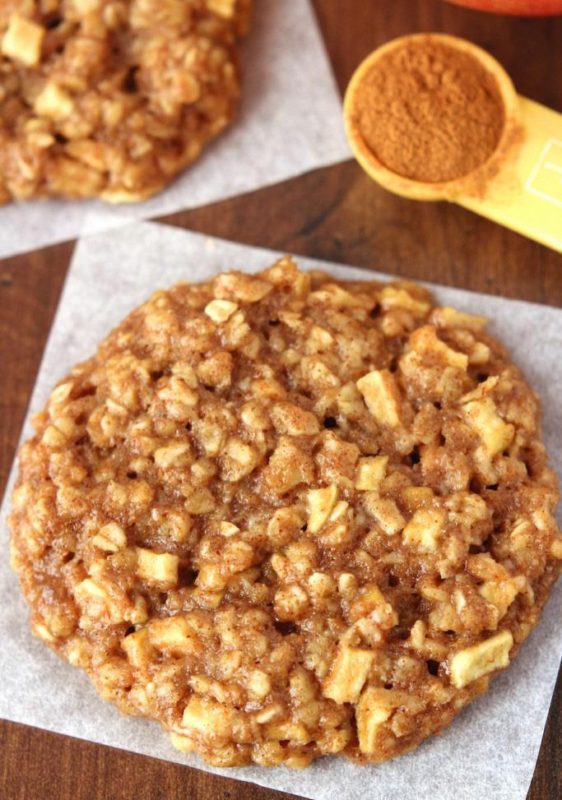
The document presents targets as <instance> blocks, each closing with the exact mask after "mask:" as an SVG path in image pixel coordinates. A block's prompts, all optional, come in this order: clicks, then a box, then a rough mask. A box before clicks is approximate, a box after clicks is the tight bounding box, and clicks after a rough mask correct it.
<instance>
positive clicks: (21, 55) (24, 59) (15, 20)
mask: <svg viewBox="0 0 562 800" xmlns="http://www.w3.org/2000/svg"><path fill="white" fill-rule="evenodd" d="M44 36H45V28H43V27H42V26H41V25H38V24H37V23H36V22H33V21H32V20H30V19H26V18H25V17H20V15H19V14H12V15H11V17H10V21H9V23H8V29H7V31H6V33H5V34H4V38H3V39H2V45H1V46H0V51H1V52H2V55H4V56H6V58H11V59H14V60H15V61H21V63H22V64H25V65H26V66H27V67H35V66H37V64H39V62H40V61H41V46H42V44H43V37H44Z"/></svg>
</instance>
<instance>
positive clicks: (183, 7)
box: [0, 0, 252, 203]
mask: <svg viewBox="0 0 562 800" xmlns="http://www.w3.org/2000/svg"><path fill="white" fill-rule="evenodd" d="M251 2H252V0H0V202H8V201H9V200H13V199H17V200H27V199H30V198H33V197H69V198H79V197H100V198H102V199H103V200H106V201H108V202H111V203H120V202H132V201H138V200H144V199H145V198H147V197H149V196H150V195H152V194H154V192H157V191H159V190H160V189H162V188H163V187H164V186H166V184H168V183H169V182H170V181H171V180H172V178H173V177H174V176H175V175H177V174H178V173H179V172H180V171H181V170H182V169H184V167H186V166H187V165H188V164H190V163H191V162H192V161H194V160H195V159H196V158H197V157H198V155H199V154H200V152H201V150H202V148H203V146H204V145H205V144H206V143H207V142H208V141H209V140H210V139H212V138H213V137H215V136H217V134H219V133H220V132H221V131H222V130H223V128H225V126H226V125H228V123H229V122H230V121H231V120H232V118H233V115H234V111H235V108H236V105H237V103H238V99H239V92H240V85H239V74H238V66H237V58H236V42H237V39H238V37H239V36H240V35H242V34H243V33H244V32H245V31H246V30H247V28H248V25H249V18H250V11H251Z"/></svg>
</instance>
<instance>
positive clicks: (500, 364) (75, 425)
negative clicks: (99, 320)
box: [10, 258, 562, 767]
mask: <svg viewBox="0 0 562 800" xmlns="http://www.w3.org/2000/svg"><path fill="white" fill-rule="evenodd" d="M485 323H486V320H485V319H484V318H482V317H478V316H474V315H469V314H466V313H463V312H461V311H457V310H454V309H452V308H446V307H442V306H439V305H436V304H435V302H434V300H433V299H432V297H431V295H430V294H429V293H428V292H427V291H426V290H425V289H423V288H421V287H419V286H416V285H414V284H412V283H406V282H394V283H389V284H386V285H383V284H380V283H376V282H371V281H365V282H339V281H336V280H334V279H333V278H331V277H330V276H329V275H326V274H323V273H320V272H310V273H304V272H300V271H299V270H298V269H297V267H296V265H295V264H294V262H293V261H292V260H291V259H289V258H284V259H281V260H280V261H278V262H277V263H275V264H274V265H273V266H272V267H270V268H269V269H266V270H264V271H263V272H261V273H258V274H255V275H246V274H242V273H227V274H221V275H218V276H216V277H215V278H213V279H212V280H209V281H207V282H206V283H202V284H199V285H178V286H176V287H174V288H172V289H170V290H168V291H158V292H156V293H155V294H154V295H153V296H152V298H151V299H150V300H149V301H148V302H147V303H145V304H144V305H142V306H141V307H140V308H138V309H136V310H135V311H133V312H132V314H130V316H129V317H128V318H127V319H126V320H125V321H124V322H123V323H122V324H121V325H119V327H117V328H116V329H115V330H114V331H113V332H112V333H110V335H109V336H108V337H107V338H106V340H105V341H104V342H103V343H102V344H101V345H100V347H99V349H98V351H97V353H96V354H95V355H94V356H93V357H92V358H91V359H90V360H89V361H86V362H85V363H83V364H79V365H78V366H76V367H75V368H74V369H73V370H72V371H71V372H70V373H69V375H68V376H67V377H66V378H64V379H63V380H62V381H61V382H60V383H59V384H58V385H57V387H56V388H55V389H54V391H53V392H52V394H51V396H50V398H49V401H48V403H47V406H46V408H45V409H44V410H43V411H42V412H40V413H39V414H37V415H36V416H35V418H34V423H35V428H36V434H35V436H34V437H33V438H32V439H31V440H30V441H28V442H27V443H26V444H25V445H24V446H23V447H22V450H21V453H20V473H19V479H18V482H17V485H16V488H15V490H14V495H13V511H12V515H11V520H10V524H11V552H12V564H13V567H14V569H15V570H16V571H17V573H18V574H19V577H20V581H21V587H22V590H23V593H24V595H25V597H26V599H27V602H28V604H29V606H30V610H31V623H32V628H33V631H34V632H35V634H36V635H38V636H39V637H40V638H41V639H42V640H43V641H44V642H46V643H47V644H48V645H49V646H50V647H52V648H53V649H54V650H56V651H57V652H58V653H59V654H60V655H61V656H62V657H63V658H65V659H67V660H68V661H69V662H70V663H71V664H73V665H75V666H79V667H81V668H82V669H84V670H86V671H87V673H88V675H89V676H90V678H91V680H92V681H93V683H94V684H95V686H96V688H97V689H98V691H99V693H100V694H101V695H102V697H104V698H105V699H107V700H109V701H111V702H113V703H115V704H116V705H117V706H118V707H119V708H120V709H121V710H122V711H124V712H126V713H132V714H141V715H144V716H147V717H150V718H153V719H155V720H158V721H159V722H160V723H161V725H162V726H163V727H164V728H165V729H166V731H168V732H169V734H170V735H171V738H172V741H173V743H174V745H175V746H176V747H178V748H179V749H180V750H182V751H185V752H191V751H194V752H196V753H198V754H199V755H200V756H201V757H202V758H204V759H205V760H206V761H208V762H209V763H211V764H214V765H217V766H232V765H240V764H247V763H250V762H255V763H257V764H261V765H265V766H275V765H280V764H285V765H288V766H292V767H303V766H306V765H307V764H309V763H310V762H311V761H312V760H313V759H315V758H317V757H319V756H322V755H335V754H343V755H345V756H348V757H349V758H352V759H354V760H357V761H359V762H375V761H382V760H385V759H388V758H391V757H393V756H396V755H398V754H400V753H402V752H405V751H407V750H410V749H412V748H413V747H415V746H416V745H417V744H419V743H420V742H421V741H422V740H423V739H424V738H426V737H427V736H429V735H431V734H433V733H436V732H438V731H440V730H441V729H442V728H443V727H444V726H445V725H447V724H448V723H449V722H450V721H451V720H452V718H453V717H454V716H455V715H456V714H457V713H458V712H459V710H460V709H461V708H462V707H463V706H465V705H466V704H467V703H469V702H470V701H471V700H472V699H473V698H474V697H475V696H477V695H479V694H481V693H482V692H484V691H485V690H486V689H487V688H488V685H489V683H490V679H491V678H492V677H493V676H494V675H495V674H497V672H498V671H500V670H502V669H504V668H505V667H507V666H508V665H509V663H510V661H511V660H512V659H513V657H514V655H515V654H516V652H517V649H518V648H519V646H520V644H521V642H522V641H523V640H524V639H525V637H526V636H527V635H528V633H529V632H530V631H531V629H532V628H533V627H534V625H536V624H537V622H538V619H539V616H540V612H541V609H542V607H543V605H544V603H545V601H546V599H547V597H548V594H549V591H550V589H551V587H552V585H553V583H554V581H555V580H556V577H557V575H558V573H559V568H560V558H561V557H562V538H561V536H560V532H559V531H558V529H557V525H556V522H555V520H554V517H553V510H554V507H555V504H556V502H557V499H558V489H557V484H556V479H555V477H554V474H553V473H552V472H551V471H550V469H549V468H548V466H547V458H546V453H545V449H544V446H543V444H542V440H541V433H540V427H539V417H540V412H539V404H538V401H537V398H536V396H535V394H534V393H533V391H532V390H531V389H530V388H529V386H528V385H527V383H526V382H525V380H524V378H523V377H522V375H521V373H520V372H519V370H518V369H517V367H515V366H514V365H513V364H512V363H511V361H510V359H509V356H508V355H507V353H506V351H505V350H504V348H503V347H502V346H501V345H500V344H498V342H497V341H495V340H494V339H493V338H492V337H491V336H489V335H488V334H487V333H486V330H485Z"/></svg>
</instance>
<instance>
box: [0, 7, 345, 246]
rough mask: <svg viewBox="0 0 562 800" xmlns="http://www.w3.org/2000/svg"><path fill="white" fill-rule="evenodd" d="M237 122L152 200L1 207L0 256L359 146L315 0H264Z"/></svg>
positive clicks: (270, 180) (274, 178)
mask: <svg viewBox="0 0 562 800" xmlns="http://www.w3.org/2000/svg"><path fill="white" fill-rule="evenodd" d="M242 55H243V70H244V84H243V94H242V104H241V107H240V110H239V113H238V115H237V118H236V121H235V123H234V124H233V125H232V126H231V127H230V128H228V130H227V131H226V132H225V133H224V134H223V135H222V136H221V137H220V138H219V139H217V141H216V142H213V143H211V144H210V145H209V146H208V148H206V150H205V152H204V153H203V155H202V157H201V158H200V159H199V160H198V161H197V162H196V163H195V164H194V165H193V166H192V167H190V168H189V169H187V170H186V171H185V172H184V173H183V175H181V176H180V177H179V178H178V179H177V180H176V181H174V182H173V183H172V184H171V185H170V186H169V187H168V189H166V190H165V191H164V192H162V193H160V194H159V195H157V196H156V197H154V198H153V199H151V200H148V201H147V202H145V203H139V204H132V205H126V206H110V205H107V204H102V203H100V202H97V201H74V202H64V201H55V200H51V201H34V202H29V203H20V204H11V205H7V206H3V207H1V208H0V258H3V257H5V256H9V255H14V254H16V253H22V252H26V251H28V250H33V249H36V248H38V247H43V246H45V245H48V244H54V243H56V242H62V241H65V240H66V239H75V238H78V237H80V236H84V235H85V234H91V233H97V232H99V231H102V230H110V229H112V228H116V227H119V226H122V225H126V224H128V223H130V221H131V220H135V219H136V220H140V219H150V218H154V217H158V216H163V215H164V214H171V213H173V212H174V211H179V210H181V209H185V208H196V207H197V206H202V205H206V204H207V203H212V202H215V201H217V200H221V199H224V198H226V197H232V196H234V195H238V194H242V193H243V192H249V191H252V190H254V189H259V188H260V187H263V186H267V185H270V184H274V183H278V182H280V181H282V180H285V179H287V178H291V177H294V176H296V175H300V174H302V173H304V172H308V171H309V170H312V169H315V168H317V167H322V166H326V165H328V164H333V163H335V162H337V161H342V160H343V159H345V158H348V157H349V155H350V150H349V147H348V145H347V143H346V139H345V135H344V132H343V124H342V113H341V100H340V97H339V93H338V90H337V87H336V84H335V81H334V77H333V74H332V70H331V67H330V63H329V61H328V57H327V54H326V51H325V48H324V44H323V41H322V37H321V34H320V30H319V28H318V25H317V22H316V19H315V16H314V12H313V10H312V6H311V4H310V0H255V18H254V23H253V26H252V30H251V32H250V34H249V36H248V38H247V40H246V41H245V42H244V43H243V44H242Z"/></svg>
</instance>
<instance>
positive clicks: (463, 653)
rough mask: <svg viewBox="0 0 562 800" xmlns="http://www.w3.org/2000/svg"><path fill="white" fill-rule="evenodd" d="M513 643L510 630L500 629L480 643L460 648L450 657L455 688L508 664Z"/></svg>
mask: <svg viewBox="0 0 562 800" xmlns="http://www.w3.org/2000/svg"><path fill="white" fill-rule="evenodd" d="M512 645H513V636H512V635H511V633H510V631H501V633H497V634H496V635H495V636H492V637H491V638H490V639H486V640H485V641H483V642H480V644H475V645H473V646H472V647H467V648H466V649H465V650H460V651H459V652H458V653H455V655H454V656H453V657H452V658H451V662H450V673H451V681H452V682H453V685H454V686H456V687H457V689H462V688H463V687H464V686H466V685H467V684H468V683H471V682H472V681H475V680H477V679H478V678H481V677H482V676H483V675H487V674H488V673H489V672H493V671H494V670H496V669H503V668H504V667H507V666H508V664H509V651H510V650H511V647H512Z"/></svg>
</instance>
